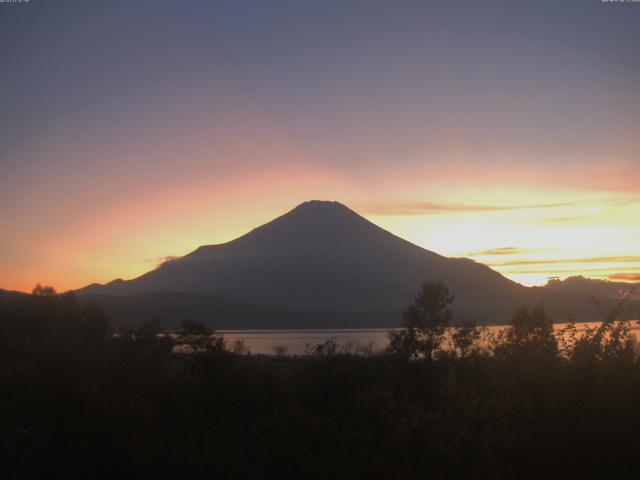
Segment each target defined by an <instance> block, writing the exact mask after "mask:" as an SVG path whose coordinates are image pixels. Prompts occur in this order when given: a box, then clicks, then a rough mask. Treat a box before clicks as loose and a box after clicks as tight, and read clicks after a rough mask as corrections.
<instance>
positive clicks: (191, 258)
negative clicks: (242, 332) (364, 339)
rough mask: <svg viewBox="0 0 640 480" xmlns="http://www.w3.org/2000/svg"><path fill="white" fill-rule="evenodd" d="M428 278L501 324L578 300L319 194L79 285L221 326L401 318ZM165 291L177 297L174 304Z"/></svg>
mask: <svg viewBox="0 0 640 480" xmlns="http://www.w3.org/2000/svg"><path fill="white" fill-rule="evenodd" d="M424 281H442V282H444V283H445V284H446V285H447V286H448V287H449V288H450V290H451V291H452V292H453V293H454V294H455V296H456V301H455V304H454V305H455V310H456V313H457V314H458V318H460V319H473V320H476V321H481V322H497V323H502V322H505V321H507V320H508V317H509V316H510V315H511V314H512V313H513V310H514V309H515V308H516V307H518V306H520V305H522V304H528V303H541V302H545V301H546V302H547V303H549V304H552V305H556V304H562V305H565V304H567V303H572V302H567V301H565V300H566V299H565V297H564V296H562V295H558V294H555V293H553V294H552V296H553V298H552V299H550V300H549V299H547V298H546V296H548V295H547V294H546V291H545V290H543V289H537V290H536V289H529V288H526V287H523V286H522V285H520V284H517V283H515V282H513V281H511V280H509V279H507V278H505V277H503V276H502V275H500V274H499V273H498V272H496V271H494V270H492V269H491V268H489V267H487V266H486V265H483V264H481V263H477V262H474V261H472V260H469V259H465V258H447V257H444V256H441V255H438V254H437V253H434V252H431V251H429V250H426V249H424V248H421V247H419V246H417V245H414V244H412V243H410V242H408V241H406V240H404V239H402V238H400V237H397V236H396V235H393V234H392V233H390V232H388V231H386V230H384V229H382V228H380V227H378V226H377V225H375V224H373V223H371V222H369V221H368V220H366V219H365V218H363V217H361V216H360V215H358V214H357V213H356V212H354V211H353V210H351V209H349V208H347V207H346V206H344V205H342V204H340V203H338V202H328V201H317V200H314V201H309V202H305V203H303V204H301V205H299V206H297V207H296V208H294V209H293V210H291V211H290V212H288V213H286V214H285V215H282V216H281V217H278V218H276V219H275V220H273V221H271V222H269V223H267V224H265V225H262V226H260V227H258V228H256V229H254V230H252V231H251V232H249V233H247V234H245V235H243V236H241V237H239V238H237V239H235V240H233V241H231V242H228V243H223V244H219V245H205V246H201V247H199V248H197V249H196V250H195V251H193V252H191V253H189V254H188V255H185V256H183V257H180V258H176V259H173V260H170V261H167V262H165V263H163V264H162V265H160V266H159V267H158V268H156V269H155V270H152V271H150V272H147V273H145V274H144V275H141V276H140V277H138V278H135V279H132V280H128V281H124V280H121V279H118V280H114V281H113V282H110V283H108V284H106V285H97V284H93V285H90V286H88V287H85V288H84V289H81V290H78V291H77V293H78V294H80V295H84V296H89V297H92V298H93V299H95V300H97V301H99V303H102V304H103V305H104V306H105V308H106V309H107V310H108V311H110V313H112V314H114V315H115V316H116V317H118V318H117V319H124V318H125V317H126V318H129V319H130V320H132V318H130V317H132V316H133V315H134V312H135V315H136V316H142V315H145V314H147V315H151V314H152V313H153V314H154V315H157V316H160V317H161V318H166V319H167V320H168V321H169V323H173V322H175V321H179V320H180V319H179V318H177V317H178V316H180V314H181V313H182V317H183V318H184V317H186V316H189V315H191V314H192V313H193V312H194V311H196V312H197V316H198V317H199V319H201V320H204V321H208V322H209V323H212V324H216V325H218V326H220V321H219V320H220V318H221V316H223V317H224V318H225V319H227V320H225V321H224V322H222V326H223V327H225V328H234V327H235V328H246V325H247V324H250V325H251V326H262V327H263V328H272V327H274V326H276V324H277V326H281V325H284V324H286V325H287V326H289V327H293V326H299V327H309V326H313V327H322V326H328V325H332V326H335V323H336V322H335V319H340V320H339V322H338V323H339V324H340V325H343V326H352V325H355V324H357V325H358V326H363V324H367V319H370V322H369V324H371V325H390V324H393V323H395V322H397V321H398V319H399V318H400V317H399V312H400V311H401V310H402V308H403V307H404V306H406V305H407V304H408V303H410V302H411V300H412V299H413V296H414V294H415V293H416V291H417V290H418V288H419V287H420V284H421V282H424ZM167 295H171V296H172V298H174V302H173V303H171V304H170V305H168V304H167V300H166V299H167ZM560 297H562V298H560ZM573 303H575V302H573ZM159 304H163V305H165V307H166V308H164V309H159V308H158V305H159ZM114 305H117V307H115V306H114ZM181 309H182V310H184V311H183V312H181ZM174 317H175V318H174ZM276 318H277V319H278V321H275V319H276Z"/></svg>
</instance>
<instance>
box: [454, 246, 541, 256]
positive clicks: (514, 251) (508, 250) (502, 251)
mask: <svg viewBox="0 0 640 480" xmlns="http://www.w3.org/2000/svg"><path fill="white" fill-rule="evenodd" d="M531 251H532V250H525V249H524V248H518V247H498V248H489V249H487V250H479V251H477V252H469V253H466V254H465V255H464V256H465V257H489V256H494V255H518V254H522V253H528V252H531Z"/></svg>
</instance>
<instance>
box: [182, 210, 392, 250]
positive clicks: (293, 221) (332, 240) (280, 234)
mask: <svg viewBox="0 0 640 480" xmlns="http://www.w3.org/2000/svg"><path fill="white" fill-rule="evenodd" d="M376 230H377V231H381V232H384V230H382V229H380V228H379V227H377V226H375V225H374V224H372V223H371V222H369V221H368V220H366V219H365V218H363V217H361V216H360V215H358V214H357V213H356V212H354V211H353V210H351V209H349V208H348V207H346V206H344V205H343V204H341V203H338V202H329V201H320V200H311V201H308V202H304V203H302V204H300V205H298V206H297V207H296V208H294V209H293V210H291V211H290V212H288V213H286V214H284V215H282V216H280V217H278V218H276V219H275V220H273V221H271V222H269V223H267V224H265V225H262V226H260V227H258V228H256V229H254V230H252V231H250V232H249V233H247V234H246V235H243V236H242V237H240V238H237V239H236V240H233V241H232V242H229V243H226V244H222V245H206V246H202V247H200V248H198V249H196V250H195V251H194V252H192V253H191V254H189V256H207V255H211V254H215V253H219V252H221V251H225V252H230V251H253V252H265V251H272V252H273V251H282V250H286V249H309V248H323V247H327V246H329V245H335V244H341V245H344V244H346V243H353V242H363V241H366V240H367V239H368V238H370V235H374V234H375V231H376ZM385 233H387V234H388V232H385ZM388 235H391V234H388Z"/></svg>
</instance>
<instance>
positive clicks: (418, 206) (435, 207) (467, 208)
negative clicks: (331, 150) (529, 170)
mask: <svg viewBox="0 0 640 480" xmlns="http://www.w3.org/2000/svg"><path fill="white" fill-rule="evenodd" d="M578 203H579V202H568V203H546V204H534V205H469V204H445V203H430V202H415V203H389V204H374V205H368V206H365V207H364V208H363V210H362V211H363V213H365V214H371V215H390V216H391V215H435V214H438V213H464V212H500V211H511V210H533V209H541V208H560V207H569V206H573V205H577V204H578Z"/></svg>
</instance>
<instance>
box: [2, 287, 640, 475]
mask: <svg viewBox="0 0 640 480" xmlns="http://www.w3.org/2000/svg"><path fill="white" fill-rule="evenodd" d="M452 300H453V298H452V297H451V296H450V295H449V293H448V290H447V289H446V287H444V286H442V285H439V284H425V285H424V286H423V289H422V291H421V293H420V295H418V297H417V298H416V302H415V303H414V304H413V305H411V306H410V307H408V308H407V310H406V311H405V312H404V326H405V328H404V329H403V330H400V331H397V332H394V333H392V334H391V337H392V338H391V347H390V349H389V350H388V351H387V352H385V353H381V354H373V353H371V352H368V351H366V350H363V351H361V352H358V353H354V352H349V351H345V350H343V349H340V348H339V346H337V345H336V344H334V343H333V342H331V341H328V342H326V343H325V344H322V345H319V346H317V347H315V348H311V349H309V352H308V354H306V355H304V356H298V357H286V356H271V357H266V356H255V355H248V354H246V353H242V354H240V353H232V352H231V351H229V350H230V349H229V348H227V346H226V345H225V342H224V339H222V338H220V337H218V336H216V335H211V332H209V331H208V330H207V328H206V327H205V326H203V325H202V324H200V323H198V322H195V321H186V322H184V323H183V325H182V328H181V331H180V332H179V335H178V336H177V337H169V336H163V335H158V333H159V328H160V325H158V324H157V323H154V322H148V323H145V324H144V325H142V326H140V327H136V328H128V329H120V330H118V331H117V332H114V331H112V329H111V327H110V324H109V320H108V319H107V318H106V317H105V315H104V314H103V313H102V311H101V310H100V309H99V308H97V307H96V306H95V305H91V304H87V305H85V304H82V303H81V302H79V301H78V300H77V299H76V298H75V297H73V296H72V295H56V294H55V293H54V292H53V291H52V290H49V289H47V288H38V289H37V290H36V291H34V295H25V296H17V297H13V298H9V299H4V300H2V302H1V303H0V393H1V394H0V457H1V460H2V462H1V463H0V469H2V474H1V475H2V478H6V479H14V478H50V477H52V476H54V475H55V474H63V475H64V478H76V477H80V476H82V477H83V478H106V477H109V478H167V477H173V478H205V476H206V478H225V479H226V478H229V479H262V478H296V479H298V478H299V479H315V478H322V479H339V478H346V479H354V478H373V479H378V478H402V479H412V478H561V477H562V478H577V477H582V478H628V477H632V476H634V475H633V474H634V473H635V472H637V471H638V469H639V468H640V466H639V465H638V460H637V458H638V456H637V453H638V452H639V451H640V362H639V359H638V354H637V351H636V345H635V342H634V338H633V337H632V336H630V335H629V332H628V327H629V325H628V324H627V323H626V322H621V321H617V316H618V313H619V312H620V309H617V310H616V311H614V312H611V313H610V314H607V315H606V316H605V318H604V320H603V323H602V325H601V326H600V328H597V329H594V330H591V331H588V332H587V333H586V334H585V335H584V336H579V335H573V336H572V332H573V333H574V334H575V327H574V326H573V325H572V324H571V323H570V324H568V325H567V326H566V327H565V328H566V331H565V332H564V335H563V336H562V338H563V339H564V340H562V341H559V340H558V338H557V336H556V335H554V332H553V329H552V324H551V321H550V319H548V318H547V316H546V315H545V313H544V311H543V310H540V309H533V310H528V309H522V310H520V311H518V312H517V313H516V314H515V316H514V318H513V321H512V324H511V326H509V327H508V328H507V329H506V330H505V331H504V332H503V333H502V334H500V335H498V336H494V337H490V336H488V335H487V333H486V332H485V331H483V330H482V329H478V328H476V327H474V326H472V325H462V326H459V327H457V328H455V329H453V330H446V329H445V327H447V326H448V325H449V324H450V323H451V321H452V320H453V319H452V318H451V315H450V313H449V311H448V306H449V305H450V303H451V302H452ZM623 303H624V302H623ZM623 303H621V306H622V305H623ZM572 329H573V330H572ZM176 342H178V343H181V344H184V345H186V346H187V347H186V348H187V349H190V350H191V351H192V352H193V353H192V354H184V353H176V352H175V350H174V347H175V344H176ZM237 350H238V351H240V350H241V348H237Z"/></svg>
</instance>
